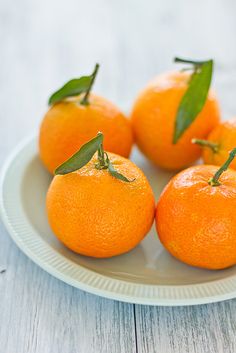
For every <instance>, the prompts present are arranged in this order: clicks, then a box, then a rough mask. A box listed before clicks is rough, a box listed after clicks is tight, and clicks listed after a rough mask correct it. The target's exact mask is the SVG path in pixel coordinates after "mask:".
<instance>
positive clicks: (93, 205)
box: [47, 133, 155, 258]
mask: <svg viewBox="0 0 236 353" xmlns="http://www.w3.org/2000/svg"><path fill="white" fill-rule="evenodd" d="M55 173H56V176H55V177H54V179H53V181H52V183H51V185H50V187H49V190H48V193H47V214H48V220H49V223H50V225H51V228H52V230H53V232H54V234H55V235H56V236H57V238H58V239H59V240H60V241H62V243H64V244H65V245H66V246H67V247H68V248H69V249H71V250H73V251H75V252H76V253H79V254H82V255H87V256H92V257H98V258H99V257H100V258H101V257H112V256H115V255H119V254H123V253H125V252H127V251H129V250H131V249H133V248H134V247H135V246H136V245H137V244H138V243H139V242H140V241H141V240H142V239H143V238H144V236H145V235H146V234H147V232H148V231H149V229H150V227H151V225H152V223H153V220H154V212H155V202H154V196H153V192H152V189H151V187H150V185H149V183H148V181H147V179H146V177H145V176H144V174H143V172H142V171H141V170H140V169H139V168H138V167H137V166H136V165H135V164H134V163H132V162H131V161H130V160H128V159H126V158H123V157H121V156H118V155H116V154H113V153H107V152H105V151H104V148H103V134H102V133H99V134H98V135H97V136H96V137H95V138H93V139H92V140H90V141H89V142H87V143H86V144H85V145H83V146H82V147H81V148H80V150H79V151H78V152H77V153H76V154H75V155H73V156H72V157H71V158H70V159H69V160H67V161H66V162H65V163H63V164H62V165H61V166H59V167H58V168H57V169H56V171H55Z"/></svg>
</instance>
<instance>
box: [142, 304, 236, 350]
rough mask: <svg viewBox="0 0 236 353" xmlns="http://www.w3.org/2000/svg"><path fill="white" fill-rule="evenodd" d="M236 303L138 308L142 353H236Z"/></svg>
mask: <svg viewBox="0 0 236 353" xmlns="http://www.w3.org/2000/svg"><path fill="white" fill-rule="evenodd" d="M235 313H236V301H235V300H231V301H227V302H222V303H219V304H210V305H201V306H197V307H196V306H191V307H182V308H181V307H179V308H178V307H177V308H154V307H145V306H143V307H141V306H136V320H137V323H136V324H137V342H138V345H137V346H138V352H139V353H159V352H163V353H164V352H166V353H169V352H171V353H172V352H174V353H234V352H236V336H235V331H236V314H235Z"/></svg>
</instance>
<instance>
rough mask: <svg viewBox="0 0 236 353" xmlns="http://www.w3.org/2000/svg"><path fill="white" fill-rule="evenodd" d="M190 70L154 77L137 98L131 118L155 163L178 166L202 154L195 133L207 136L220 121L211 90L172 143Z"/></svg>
mask: <svg viewBox="0 0 236 353" xmlns="http://www.w3.org/2000/svg"><path fill="white" fill-rule="evenodd" d="M189 80H190V74H189V73H187V72H168V73H165V74H162V75H160V76H158V77H157V78H156V79H154V80H153V81H152V82H151V83H150V84H149V85H148V86H147V87H146V88H145V89H144V90H143V92H142V93H141V94H140V95H139V97H138V98H137V100H136V102H135V104H134V106H133V110H132V114H131V122H132V127H133V132H134V137H135V140H136V142H137V145H138V147H139V148H140V150H141V151H142V152H143V153H144V154H145V155H146V156H147V157H148V158H149V159H150V160H151V161H152V162H153V163H155V164H156V165H158V166H160V167H162V168H165V169H169V170H178V169H181V168H184V167H186V166H188V165H189V164H191V163H193V162H194V161H195V160H196V159H198V158H199V157H200V154H201V150H200V148H199V147H198V146H196V145H193V144H192V143H191V140H192V138H193V137H196V138H205V137H206V136H207V135H208V134H209V132H210V131H211V130H212V129H213V128H214V127H215V126H216V125H217V124H218V122H219V119H220V112H219V107H218V102H217V99H216V97H215V95H214V94H213V93H212V92H211V91H210V92H209V94H208V97H207V99H206V102H205V104H204V107H203V109H202V110H201V112H200V113H199V114H198V115H197V117H196V118H195V120H194V121H193V122H192V124H191V125H190V126H189V127H188V128H187V129H186V130H185V132H184V133H183V135H182V136H181V137H180V138H179V140H178V142H177V143H176V144H173V135H174V128H175V120H176V114H177V110H178V107H179V104H180V102H181V99H182V97H183V95H184V94H185V92H186V90H187V88H188V82H189Z"/></svg>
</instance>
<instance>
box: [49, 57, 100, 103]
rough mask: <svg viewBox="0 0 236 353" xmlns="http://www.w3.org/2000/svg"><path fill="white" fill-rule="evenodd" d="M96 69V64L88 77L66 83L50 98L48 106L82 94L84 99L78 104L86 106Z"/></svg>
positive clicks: (97, 67)
mask: <svg viewBox="0 0 236 353" xmlns="http://www.w3.org/2000/svg"><path fill="white" fill-rule="evenodd" d="M98 69H99V64H96V65H95V68H94V70H93V73H92V74H91V75H90V76H82V77H80V78H74V79H72V80H70V81H68V82H67V83H66V84H65V85H64V86H62V87H61V88H60V89H59V90H57V91H56V92H54V93H53V94H52V95H51V96H50V98H49V100H48V104H49V105H53V104H55V103H59V102H61V101H62V100H64V99H65V98H68V97H74V96H78V95H80V94H82V93H84V97H83V99H82V100H81V102H80V104H82V105H88V104H89V94H90V92H91V89H92V86H93V84H94V81H95V78H96V76H97V72H98Z"/></svg>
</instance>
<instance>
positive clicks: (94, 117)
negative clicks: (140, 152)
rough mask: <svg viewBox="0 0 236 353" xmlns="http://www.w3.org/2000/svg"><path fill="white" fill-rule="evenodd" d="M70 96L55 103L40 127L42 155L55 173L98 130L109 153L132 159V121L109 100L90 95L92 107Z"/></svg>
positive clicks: (47, 166) (40, 152) (49, 168)
mask: <svg viewBox="0 0 236 353" xmlns="http://www.w3.org/2000/svg"><path fill="white" fill-rule="evenodd" d="M80 101H81V97H79V96H77V97H70V98H67V99H65V100H64V101H61V102H59V103H56V104H54V105H53V106H52V107H51V108H50V109H49V110H48V112H47V113H46V115H45V117H44V119H43V121H42V123H41V127H40V134H39V154H40V158H41V160H42V162H43V163H44V165H45V166H46V168H47V169H48V170H49V171H50V172H51V173H52V172H53V171H54V170H55V169H56V167H57V166H58V165H60V164H62V163H63V162H64V161H65V160H67V159H68V158H69V157H70V156H71V155H73V154H74V153H75V152H76V151H77V150H78V149H79V148H80V147H81V146H82V145H83V144H84V143H85V142H86V141H88V140H89V139H91V138H92V137H93V136H94V135H96V134H97V132H98V131H101V132H103V134H104V147H105V149H106V150H107V151H109V152H113V153H117V154H119V155H121V156H124V157H128V156H129V154H130V151H131V148H132V144H133V136H132V130H131V126H130V122H129V121H128V119H127V118H126V117H125V116H124V115H123V114H122V113H121V112H120V110H119V109H118V108H117V107H116V106H115V105H114V104H112V103H111V102H109V101H108V100H106V99H105V98H102V97H99V96H96V95H94V94H90V99H89V104H88V105H82V104H80Z"/></svg>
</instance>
